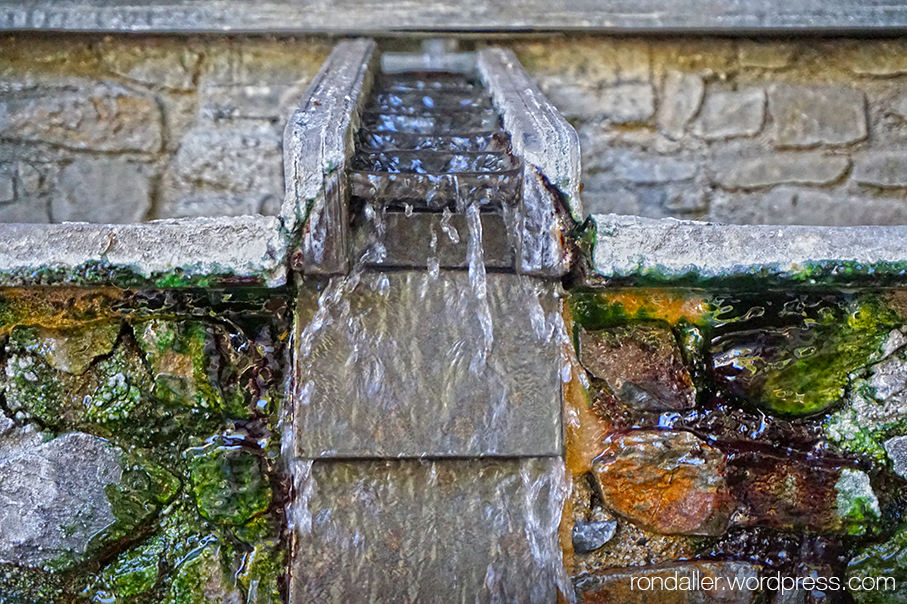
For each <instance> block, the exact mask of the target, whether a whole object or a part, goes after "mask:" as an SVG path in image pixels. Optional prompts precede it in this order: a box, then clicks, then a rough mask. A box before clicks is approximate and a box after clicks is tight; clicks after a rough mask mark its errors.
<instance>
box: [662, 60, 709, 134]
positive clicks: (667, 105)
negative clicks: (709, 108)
mask: <svg viewBox="0 0 907 604" xmlns="http://www.w3.org/2000/svg"><path fill="white" fill-rule="evenodd" d="M704 91H705V84H703V82H702V77H700V76H699V75H697V74H695V73H684V72H682V71H676V70H670V71H668V73H667V74H666V75H665V79H664V86H663V88H662V93H661V99H660V102H659V104H658V114H657V115H656V118H655V120H656V122H657V123H658V127H659V128H660V129H661V131H662V132H664V133H665V134H666V135H667V136H669V137H671V138H673V139H678V138H680V137H681V136H683V132H684V129H685V128H686V125H687V124H688V123H689V121H690V120H691V119H693V116H694V115H696V112H697V111H699V106H700V105H701V104H702V96H703V93H704Z"/></svg>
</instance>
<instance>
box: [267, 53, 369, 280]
mask: <svg viewBox="0 0 907 604" xmlns="http://www.w3.org/2000/svg"><path fill="white" fill-rule="evenodd" d="M375 48H376V45H375V43H374V42H372V41H371V40H349V41H345V42H340V43H338V44H337V45H336V46H335V47H334V50H333V52H331V54H330V56H329V57H328V59H327V60H326V61H325V62H324V65H323V66H322V67H321V70H320V71H319V72H318V75H316V76H315V78H314V80H313V81H312V85H311V86H310V87H309V89H308V94H307V95H306V96H304V97H303V99H302V101H301V102H300V104H299V106H298V107H297V108H296V110H295V111H294V112H293V115H292V116H291V117H290V119H289V121H288V122H287V126H286V129H285V130H284V135H283V157H284V170H283V176H284V190H285V191H286V199H285V201H284V204H283V207H282V208H281V211H280V216H281V222H282V223H283V226H284V228H285V229H287V231H288V232H290V233H295V232H297V230H298V229H299V227H301V226H302V225H303V224H305V225H306V228H305V229H299V230H301V231H302V242H301V246H300V247H301V249H300V252H301V253H300V256H301V259H300V266H298V267H297V268H301V269H304V270H305V272H306V273H308V274H322V275H333V274H342V273H346V272H347V271H348V270H349V215H348V208H347V204H346V199H345V197H344V196H343V195H341V183H340V179H339V177H338V176H337V175H338V174H341V173H343V172H344V170H345V166H346V165H347V160H348V158H349V153H350V152H351V149H350V148H349V144H348V143H349V141H350V140H352V137H353V135H354V134H355V132H354V125H355V120H354V119H353V115H354V113H355V112H356V110H357V108H358V107H359V106H360V105H361V104H362V103H363V95H362V90H363V85H364V83H365V81H366V80H365V78H366V73H367V71H368V66H369V65H370V64H371V63H372V61H373V60H374V59H373V57H374V51H375Z"/></svg>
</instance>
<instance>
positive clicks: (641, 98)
mask: <svg viewBox="0 0 907 604" xmlns="http://www.w3.org/2000/svg"><path fill="white" fill-rule="evenodd" d="M547 95H548V96H549V97H551V102H553V103H554V104H555V106H556V107H557V108H558V110H559V111H560V112H561V113H563V114H564V115H565V116H567V117H568V118H576V119H583V120H594V119H605V120H608V121H610V122H613V123H615V124H630V123H634V122H644V121H646V120H648V119H649V118H651V117H652V115H654V113H655V93H654V91H653V89H652V85H651V84H642V83H627V84H615V85H612V86H605V87H603V88H588V87H585V86H575V85H574V86H571V85H559V86H557V87H551V88H549V89H548V90H547Z"/></svg>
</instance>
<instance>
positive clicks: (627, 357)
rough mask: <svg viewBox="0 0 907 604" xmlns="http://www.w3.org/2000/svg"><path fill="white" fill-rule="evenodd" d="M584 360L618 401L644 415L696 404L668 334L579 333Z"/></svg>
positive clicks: (647, 329)
mask: <svg viewBox="0 0 907 604" xmlns="http://www.w3.org/2000/svg"><path fill="white" fill-rule="evenodd" d="M579 351H580V361H581V362H582V363H583V365H584V366H585V367H586V369H587V370H588V371H589V373H591V374H592V375H593V376H594V377H597V378H599V379H601V380H604V381H605V383H606V384H607V385H608V387H609V388H610V389H611V391H612V392H613V393H614V394H615V396H617V398H618V400H619V401H620V402H621V403H623V404H625V405H627V406H629V407H632V408H635V409H640V410H644V411H681V410H683V409H690V408H692V407H693V406H694V405H695V404H696V393H695V390H694V389H693V380H692V379H691V377H690V373H689V371H688V370H687V368H686V366H685V365H684V363H683V356H682V355H681V352H680V348H679V347H678V346H677V342H676V340H675V339H674V334H673V333H672V332H671V331H670V330H669V329H665V328H662V327H657V326H649V325H635V326H632V327H627V328H621V327H617V328H612V329H607V330H602V331H586V330H585V329H583V330H580V333H579Z"/></svg>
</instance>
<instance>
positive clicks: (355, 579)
mask: <svg viewBox="0 0 907 604" xmlns="http://www.w3.org/2000/svg"><path fill="white" fill-rule="evenodd" d="M565 496H566V486H565V483H564V482H563V462H561V461H560V460H559V459H557V458H547V459H539V458H536V459H522V460H442V461H435V462H423V461H416V460H402V461H358V462H352V463H351V462H332V461H328V462H322V461H316V462H314V464H313V465H312V468H311V476H310V479H309V483H308V486H307V488H304V489H303V490H302V497H301V501H300V502H299V503H297V505H298V506H300V507H301V508H302V509H298V510H297V513H296V515H295V517H296V522H297V529H298V531H299V534H298V535H297V551H296V556H295V562H294V565H293V568H292V570H291V585H290V600H289V601H290V604H309V603H315V602H317V603H319V604H324V603H338V604H340V603H346V602H371V603H373V604H379V603H384V602H388V603H390V602H393V603H395V604H405V603H416V602H419V603H422V602H432V603H434V604H447V603H449V604H466V603H467V602H468V603H469V604H486V603H488V604H490V603H491V602H520V603H522V604H551V603H553V602H555V601H556V599H557V587H556V586H557V573H558V572H559V571H558V569H559V568H560V565H561V560H560V555H561V554H560V545H559V543H558V540H557V527H558V522H559V519H560V511H561V507H562V506H563V502H564V498H565Z"/></svg>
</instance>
